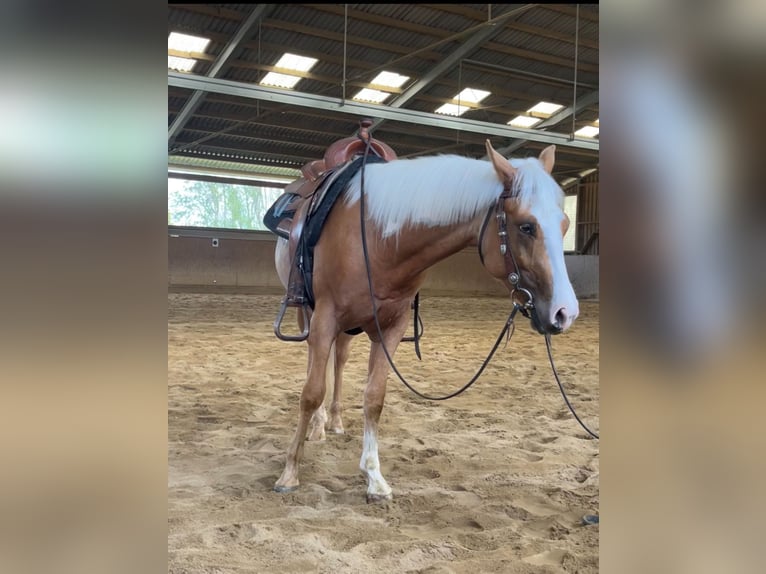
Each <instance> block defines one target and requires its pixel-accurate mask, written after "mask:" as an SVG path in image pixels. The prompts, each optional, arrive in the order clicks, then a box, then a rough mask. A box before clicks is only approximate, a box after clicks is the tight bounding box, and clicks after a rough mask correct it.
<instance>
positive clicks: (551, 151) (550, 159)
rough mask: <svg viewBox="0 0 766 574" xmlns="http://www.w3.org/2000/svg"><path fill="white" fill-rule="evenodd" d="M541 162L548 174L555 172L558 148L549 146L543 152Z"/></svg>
mask: <svg viewBox="0 0 766 574" xmlns="http://www.w3.org/2000/svg"><path fill="white" fill-rule="evenodd" d="M539 159H540V162H541V163H542V164H543V169H545V171H547V172H548V173H551V172H552V171H553V163H554V162H555V161H556V146H555V145H549V146H548V147H547V148H545V149H544V150H543V151H541V152H540V158H539Z"/></svg>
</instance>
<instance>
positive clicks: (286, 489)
mask: <svg viewBox="0 0 766 574" xmlns="http://www.w3.org/2000/svg"><path fill="white" fill-rule="evenodd" d="M296 490H298V485H297V484H296V485H295V486H282V485H280V484H275V485H274V492H278V493H280V494H287V493H288V492H294V491H296Z"/></svg>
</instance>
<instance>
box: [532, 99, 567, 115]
mask: <svg viewBox="0 0 766 574" xmlns="http://www.w3.org/2000/svg"><path fill="white" fill-rule="evenodd" d="M563 107H564V106H562V105H559V104H553V103H551V102H540V103H538V104H535V105H534V106H532V107H531V108H529V109H528V110H527V112H528V113H530V114H540V115H543V116H545V117H548V116H552V115H553V114H555V113H556V112H557V111H559V110H560V109H562V108H563Z"/></svg>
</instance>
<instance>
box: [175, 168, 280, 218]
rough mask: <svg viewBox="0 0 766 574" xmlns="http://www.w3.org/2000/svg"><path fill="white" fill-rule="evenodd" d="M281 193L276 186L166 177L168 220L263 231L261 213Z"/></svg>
mask: <svg viewBox="0 0 766 574" xmlns="http://www.w3.org/2000/svg"><path fill="white" fill-rule="evenodd" d="M281 194H282V190H281V189H279V188H269V187H260V186H250V185H238V184H231V183H217V182H209V181H191V180H182V179H174V178H173V179H171V178H169V179H168V223H169V224H171V225H188V226H194V227H220V228H225V229H248V230H264V231H265V230H266V227H265V226H264V225H263V216H264V215H265V214H266V211H267V210H268V208H269V207H271V205H272V204H273V203H274V201H276V199H277V198H278V197H279V196H280V195H281Z"/></svg>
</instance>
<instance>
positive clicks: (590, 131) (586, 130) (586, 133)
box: [575, 126, 598, 138]
mask: <svg viewBox="0 0 766 574" xmlns="http://www.w3.org/2000/svg"><path fill="white" fill-rule="evenodd" d="M575 135H576V136H582V137H586V138H594V137H596V136H597V135H598V128H597V127H596V126H583V127H581V128H580V129H579V130H577V131H576V132H575Z"/></svg>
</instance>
